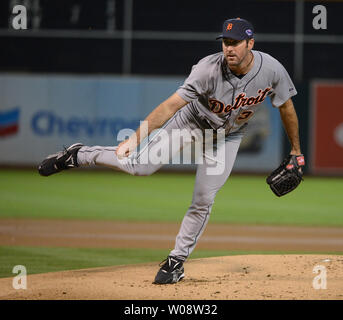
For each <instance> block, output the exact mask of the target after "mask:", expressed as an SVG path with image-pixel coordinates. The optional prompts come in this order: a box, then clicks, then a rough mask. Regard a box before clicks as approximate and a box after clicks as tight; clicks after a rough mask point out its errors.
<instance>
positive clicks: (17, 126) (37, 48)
mask: <svg viewBox="0 0 343 320" xmlns="http://www.w3.org/2000/svg"><path fill="white" fill-rule="evenodd" d="M15 5H24V6H25V7H26V9H27V18H28V19H27V30H15V29H14V28H13V19H14V17H15V16H16V14H14V13H13V11H12V10H13V7H14V6H15ZM316 5H323V6H325V8H326V11H327V29H324V30H323V29H319V30H318V29H315V28H314V27H313V19H314V17H315V16H316V15H317V14H315V13H313V7H314V6H316ZM342 13H343V3H342V2H341V1H286V0H284V1H277V0H273V1H271V0H270V1H268V0H256V1H250V0H246V1H239V0H231V1H225V2H223V1H219V0H212V1H199V0H188V1H180V0H174V1H170V2H168V1H167V2H166V1H159V0H97V1H94V0H21V1H19V0H2V1H1V2H0V39H1V50H0V166H1V169H0V177H1V194H0V199H1V212H0V217H1V218H3V219H5V218H6V219H9V218H62V219H68V218H69V219H70V218H75V219H83V218H92V219H114V220H137V221H141V220H145V221H178V222H179V221H181V219H182V217H183V214H184V212H185V210H186V208H187V205H188V204H189V202H190V200H191V192H192V183H193V180H192V179H193V178H189V177H188V175H184V176H183V175H182V174H180V175H179V176H177V177H176V178H175V177H174V178H172V176H171V175H163V174H162V175H161V178H153V177H149V178H147V179H150V180H145V181H151V183H152V184H153V183H157V186H158V187H156V190H155V189H154V199H152V198H151V195H149V192H148V191H149V190H145V193H144V195H145V197H143V196H138V197H137V195H139V194H140V192H141V190H142V188H144V183H143V185H141V184H140V182H138V180H137V179H136V178H132V179H133V180H132V181H131V180H130V185H129V186H130V187H128V186H126V187H125V190H126V192H127V193H131V194H132V197H129V199H128V197H127V195H125V197H124V198H125V199H122V198H121V196H120V193H121V192H122V191H121V190H120V188H118V185H116V184H115V183H113V184H111V183H110V182H109V180H110V179H113V180H114V179H115V178H113V177H112V176H108V175H103V174H104V173H103V172H98V173H94V172H93V173H89V180H87V181H85V180H82V179H87V178H82V174H81V175H79V174H72V175H71V176H72V177H73V179H69V178H67V176H68V175H65V176H64V175H62V176H61V177H58V178H56V179H54V180H52V181H53V182H52V181H50V182H48V181H47V180H44V181H43V180H40V179H42V178H40V177H39V176H37V174H36V172H35V171H34V170H31V171H30V170H28V171H25V172H22V171H16V170H15V169H16V168H19V167H20V168H21V167H25V168H29V169H30V168H31V169H33V168H35V167H36V165H37V164H38V162H39V161H40V160H41V159H42V158H44V157H45V156H46V155H47V154H50V153H53V152H55V151H56V150H59V149H61V147H63V146H67V145H69V144H71V143H74V142H76V141H80V142H82V143H84V144H88V145H115V144H117V143H118V141H117V134H118V132H119V131H120V130H121V129H124V128H131V129H136V127H137V125H138V124H139V121H140V120H143V119H144V118H145V116H146V115H147V114H148V113H149V112H150V111H151V110H152V109H153V108H154V107H155V106H157V105H158V104H159V103H160V102H161V101H163V100H164V99H165V98H166V97H167V96H169V95H170V94H172V93H173V92H174V91H175V90H176V89H177V87H178V86H179V85H180V84H182V82H183V81H184V79H185V77H186V76H187V75H188V74H189V72H190V70H191V67H192V65H194V64H196V63H197V62H198V61H199V60H200V59H201V58H202V57H204V56H206V55H209V54H212V53H215V52H218V51H220V50H221V43H220V42H218V41H215V37H216V36H217V35H218V34H219V33H220V31H221V27H222V23H223V21H224V20H225V19H227V18H229V17H241V18H245V19H247V20H249V21H251V22H252V23H253V24H254V26H255V31H256V37H255V39H256V44H255V49H256V50H260V51H264V52H267V53H269V54H271V55H272V56H274V57H275V58H277V59H278V60H279V61H280V62H281V63H282V64H283V65H284V66H285V68H286V69H287V71H288V72H289V74H290V75H291V77H292V79H293V80H294V82H295V84H296V88H297V91H298V94H297V96H295V97H294V103H295V106H296V110H297V112H298V116H299V122H300V136H301V145H302V151H303V153H304V154H305V156H306V160H307V166H306V175H307V177H309V176H310V175H311V176H314V177H311V178H308V180H307V181H308V182H307V183H308V184H307V186H308V187H307V189H306V187H305V185H301V186H300V189H301V190H300V189H299V190H296V191H295V192H294V194H291V195H289V196H287V199H274V198H272V195H271V193H270V191H269V190H268V189H267V187H266V185H265V183H264V177H265V174H266V173H267V172H270V171H271V170H272V169H274V168H275V167H276V166H277V165H278V164H279V162H280V161H281V159H282V158H283V157H284V155H285V154H287V152H288V151H289V144H288V140H287V138H286V136H285V133H284V131H283V129H282V124H281V122H280V119H279V116H278V111H277V110H276V109H274V108H273V107H272V106H271V105H270V102H269V101H266V102H265V105H266V106H265V108H264V109H262V110H261V112H260V113H259V114H258V115H256V119H254V120H255V121H252V122H251V126H250V129H249V133H248V135H247V136H246V138H245V140H244V142H243V143H242V146H241V149H240V152H239V155H238V158H237V161H236V165H235V167H234V171H233V173H234V175H233V180H232V181H233V185H234V186H235V188H232V189H234V190H232V189H230V187H225V188H227V189H225V190H227V191H222V193H220V194H218V197H219V198H218V205H217V207H216V208H217V212H218V215H217V218H216V213H217V212H214V214H213V221H214V222H227V223H243V224H256V223H257V224H283V223H284V224H287V225H292V224H293V225H305V226H306V225H317V226H320V225H322V226H343V219H342V213H343V212H342V209H343V205H342V199H341V193H342V190H343V183H342V178H341V175H342V173H343V99H342V97H341V96H342V92H343V76H342V75H343V64H342V56H343V28H342V23H341V16H342ZM168 169H170V167H167V168H166V170H168ZM173 169H174V170H182V173H184V172H185V171H193V170H194V168H193V167H192V166H186V167H185V166H179V167H173ZM235 173H247V174H250V175H255V174H256V173H257V174H263V175H261V176H257V177H250V176H249V175H248V176H246V177H241V176H235ZM87 174H88V173H87ZM87 174H86V173H85V176H87ZM96 174H98V176H96ZM118 176H120V181H121V184H122V185H125V183H126V182H124V180H123V179H124V178H123V177H122V176H121V175H120V174H118ZM315 176H330V179H324V178H323V179H316V178H315ZM64 179H66V180H64ZM79 179H81V180H79ZM105 179H108V180H106V181H105ZM128 179H130V177H129V178H128ZM153 179H156V180H158V181H157V182H156V180H153ZM170 179H173V180H170ZM244 179H250V180H249V181H247V180H244ZM256 179H257V180H256ZM125 181H126V180H125ZM128 181H129V180H128ZM154 181H155V182H154ZM54 183H56V185H55V189H54V187H53V186H52V185H53V184H54ZM127 183H129V182H127ZM152 184H151V185H152ZM241 184H242V186H241ZM90 185H92V187H90ZM180 185H183V188H184V189H186V190H183V189H182V188H181V189H182V190H179V187H180ZM104 186H106V187H104ZM262 186H264V187H265V189H261V188H262ZM66 188H69V191H70V189H72V191H71V193H72V196H70V193H69V192H67V190H66ZM73 188H75V189H73ZM111 188H113V193H114V195H113V194H112V193H111V192H109V193H105V189H107V192H108V191H109V190H111ZM76 189H77V192H78V193H76V191H75V190H76ZM163 189H164V190H166V193H165V194H163V195H160V197H159V201H157V200H156V199H157V197H156V195H158V192H162V190H163ZM223 190H224V189H223ZM181 191H185V194H182V195H181ZM225 192H227V193H226V194H225ZM229 192H230V196H231V198H230V201H231V202H230V201H226V200H225V199H226V198H227V196H228V193H229ZM232 192H233V193H232ZM52 194H54V197H52ZM170 194H173V197H174V199H176V201H175V202H176V203H177V205H176V204H175V203H174V204H173V206H172V207H171V208H170V207H169V205H170ZM246 194H250V195H253V194H254V196H253V197H252V198H251V199H252V203H251V204H250V205H249V204H248V203H247V204H246V207H245V208H242V206H241V203H242V202H241V201H243V202H244V201H246V199H245V198H246ZM104 195H105V196H104ZM106 196H107V197H106ZM73 197H74V198H73ZM110 197H112V198H111V199H110V200H109V198H110ZM143 198H144V200H143ZM86 199H87V201H85V200H86ZM106 199H107V200H106ZM137 199H138V200H137ZM233 199H234V200H233ZM155 200H156V201H157V202H156V203H157V204H156V205H154V204H153V201H155ZM276 200H279V202H276ZM90 201H91V202H90ZM106 201H107V202H106ZM119 201H122V203H121V206H122V207H121V209H120V210H116V209H115V208H116V205H117V206H118V202H119ZM124 201H127V202H129V203H130V205H131V207H130V205H128V204H127V206H125V204H124ZM135 201H136V202H135ZM139 201H142V202H139ZM235 201H236V202H235ZM259 201H260V202H259ZM100 202H101V203H102V204H104V203H105V204H104V205H103V206H100ZM65 204H66V205H65ZM80 204H82V208H81V207H78V206H79V205H80ZM232 205H233V206H234V208H235V210H232ZM157 206H158V208H157ZM164 206H165V207H166V209H165V211H166V215H161V213H160V211H161V210H162V211H163V210H164ZM142 208H143V211H144V214H143V213H142ZM144 208H145V209H144ZM147 208H149V210H148V209H147ZM231 210H232V211H234V214H233V213H232V211H231ZM113 211H115V212H113ZM85 212H86V214H85ZM128 212H130V214H128ZM83 214H85V215H84V216H82V215H83ZM145 214H146V215H145ZM1 221H4V220H0V225H1ZM4 230H5V229H4ZM4 230H2V231H1V232H2V236H3V237H5V233H4V232H5V231H4ZM2 239H3V238H2ZM0 245H2V247H1V248H2V250H3V259H5V257H7V258H6V259H7V260H8V261H11V263H12V262H13V261H14V259H9V256H11V255H12V254H13V250H12V249H9V247H6V246H5V245H8V242H6V243H5V242H3V243H0ZM1 248H0V250H1ZM18 250H19V249H18ZM18 250H17V251H16V253H15V254H13V255H14V256H16V254H18ZM20 250H22V251H20ZM20 250H19V251H20V254H21V255H24V254H23V250H24V249H20ZM25 250H26V249H25ZM25 250H24V251H25ZM27 250H29V249H27ZM32 250H33V249H32ZM32 252H33V251H32ZM34 252H35V253H34V255H37V252H36V251H34ZM49 252H52V251H49ZM164 252H165V253H167V252H168V251H164ZM46 254H47V252H44V255H46ZM68 254H70V252H69V253H68ZM72 254H73V255H74V256H75V252H73V253H72ZM88 254H89V253H88ZM135 254H136V253H135ZM135 254H132V256H134V255H135ZM159 255H160V252H159ZM28 256H30V254H28ZM56 256H57V255H55V256H54V257H53V258H52V259H56ZM82 259H83V258H82ZM146 259H147V260H149V259H150V260H151V259H152V256H151V255H148V258H146ZM136 260H137V259H136ZM136 260H135V262H137V261H136ZM82 261H84V260H82ZM139 261H141V260H139ZM120 262H121V263H123V260H120ZM13 263H14V262H13ZM61 263H65V261H63V262H61ZM106 263H115V262H114V261H113V260H111V261H110V262H108V261H107V262H106ZM6 265H8V263H7V264H6ZM77 266H78V267H80V263H79V264H78V265H77ZM82 266H83V265H82ZM68 267H69V266H68ZM6 270H7V269H6ZM45 270H46V269H45ZM48 270H52V269H48ZM8 272H9V271H6V272H5V271H4V270H3V273H4V274H8Z"/></svg>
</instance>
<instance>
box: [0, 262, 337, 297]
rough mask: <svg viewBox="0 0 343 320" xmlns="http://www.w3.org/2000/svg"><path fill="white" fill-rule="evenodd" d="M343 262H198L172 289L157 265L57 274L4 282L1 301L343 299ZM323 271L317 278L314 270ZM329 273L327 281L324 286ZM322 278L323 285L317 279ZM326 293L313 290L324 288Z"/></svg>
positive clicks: (188, 265) (0, 285)
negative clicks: (20, 285) (160, 280)
mask: <svg viewBox="0 0 343 320" xmlns="http://www.w3.org/2000/svg"><path fill="white" fill-rule="evenodd" d="M342 267H343V257H341V256H334V255H245V256H229V257H215V258H207V259H194V260H189V261H187V262H186V263H185V273H186V277H185V279H184V280H183V281H181V282H179V283H177V284H174V285H154V284H152V281H153V279H154V276H155V274H156V272H157V270H158V264H157V263H150V264H140V265H130V266H116V267H106V268H95V269H84V270H74V271H64V272H53V273H45V274H37V275H29V276H28V277H27V289H26V290H23V289H21V290H15V289H13V287H12V280H13V278H3V279H0V288H1V291H0V299H63V300H66V299H91V300H93V299H114V300H122V299H128V300H135V299H140V300H154V299H163V300H167V299H168V300H172V299H182V300H183V299H187V300H193V299H202V300H206V299H211V300H212V299H224V300H232V299H254V300H255V299H338V300H342V299H343V268H342ZM316 269H318V270H320V271H319V273H317V274H316V273H314V270H316ZM325 273H326V281H325V280H323V279H324V278H323V277H324V276H325ZM318 276H322V280H321V281H319V280H317V279H315V277H318ZM325 285H326V289H323V288H322V289H315V287H318V286H319V287H320V286H322V287H323V286H325Z"/></svg>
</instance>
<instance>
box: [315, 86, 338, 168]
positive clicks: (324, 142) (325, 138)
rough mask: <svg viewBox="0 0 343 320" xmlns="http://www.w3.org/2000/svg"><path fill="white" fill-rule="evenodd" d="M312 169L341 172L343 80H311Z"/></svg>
mask: <svg viewBox="0 0 343 320" xmlns="http://www.w3.org/2000/svg"><path fill="white" fill-rule="evenodd" d="M311 91H312V103H311V108H312V112H311V114H312V121H311V123H312V126H311V131H312V132H311V135H310V136H311V137H312V138H311V169H312V172H313V173H318V174H321V173H322V174H343V100H342V98H341V96H342V92H343V82H329V81H316V82H313V83H312V90H311Z"/></svg>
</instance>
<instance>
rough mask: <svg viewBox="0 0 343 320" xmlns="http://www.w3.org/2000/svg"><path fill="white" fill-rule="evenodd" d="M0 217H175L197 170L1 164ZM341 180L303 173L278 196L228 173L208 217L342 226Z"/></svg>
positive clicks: (254, 180) (257, 180) (259, 179)
mask: <svg viewBox="0 0 343 320" xmlns="http://www.w3.org/2000/svg"><path fill="white" fill-rule="evenodd" d="M0 181H1V184H0V218H5V217H6V218H45V219H47V218H61V219H113V220H121V221H123V220H125V221H180V219H182V217H183V215H184V213H185V212H186V210H187V208H188V206H189V204H190V201H191V198H192V191H193V183H194V176H193V175H181V174H168V173H167V174H163V173H157V174H154V175H152V176H149V177H132V176H129V175H126V174H121V173H117V172H112V171H105V172H104V171H101V172H93V171H92V172H90V171H81V170H79V171H76V170H75V171H72V172H63V173H61V174H59V175H55V176H51V177H49V178H45V177H40V176H39V175H38V174H37V173H36V172H35V171H33V170H32V171H23V170H21V171H15V170H0ZM342 191H343V179H341V178H313V177H305V180H304V182H303V183H302V184H301V185H300V186H299V187H298V189H296V190H295V191H293V192H292V193H290V194H288V195H286V196H284V197H281V198H278V197H276V196H275V195H274V194H273V193H272V192H271V190H270V189H269V187H268V186H267V184H266V183H265V177H264V176H235V175H233V176H231V177H230V179H229V180H228V181H227V183H226V184H225V185H224V187H223V188H222V189H221V190H220V191H219V192H218V194H217V197H216V201H215V204H214V206H213V209H212V213H213V214H212V215H211V223H222V222H225V223H239V224H275V225H286V224H287V225H308V226H310V225H312V226H343V197H342Z"/></svg>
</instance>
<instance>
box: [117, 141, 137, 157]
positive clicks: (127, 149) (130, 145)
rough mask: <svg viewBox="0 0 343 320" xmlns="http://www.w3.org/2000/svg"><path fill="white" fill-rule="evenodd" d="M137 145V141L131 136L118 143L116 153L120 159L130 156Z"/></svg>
mask: <svg viewBox="0 0 343 320" xmlns="http://www.w3.org/2000/svg"><path fill="white" fill-rule="evenodd" d="M136 147H137V142H136V139H135V138H131V137H130V138H129V139H126V140H124V141H123V142H121V143H120V144H119V145H118V148H117V150H116V151H115V152H116V155H117V157H118V158H119V159H123V158H125V157H128V156H129V155H130V154H131V153H132V151H134V150H135V149H136Z"/></svg>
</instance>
